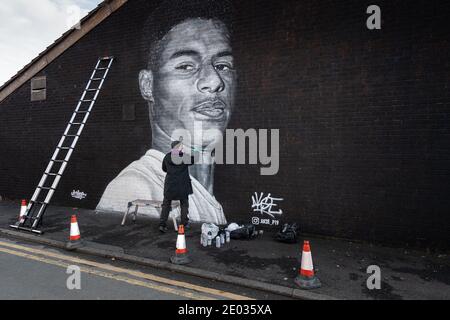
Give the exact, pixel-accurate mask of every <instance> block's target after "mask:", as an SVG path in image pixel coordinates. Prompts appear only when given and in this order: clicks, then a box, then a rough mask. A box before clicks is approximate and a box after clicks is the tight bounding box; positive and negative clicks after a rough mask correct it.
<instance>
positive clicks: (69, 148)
mask: <svg viewBox="0 0 450 320" xmlns="http://www.w3.org/2000/svg"><path fill="white" fill-rule="evenodd" d="M58 149H60V150H71V149H73V148H72V147H58Z"/></svg>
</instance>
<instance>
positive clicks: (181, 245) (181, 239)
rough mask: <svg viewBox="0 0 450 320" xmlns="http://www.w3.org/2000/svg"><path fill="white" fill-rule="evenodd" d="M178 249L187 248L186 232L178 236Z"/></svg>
mask: <svg viewBox="0 0 450 320" xmlns="http://www.w3.org/2000/svg"><path fill="white" fill-rule="evenodd" d="M177 249H178V250H182V249H186V239H185V237H184V234H179V235H178V238H177Z"/></svg>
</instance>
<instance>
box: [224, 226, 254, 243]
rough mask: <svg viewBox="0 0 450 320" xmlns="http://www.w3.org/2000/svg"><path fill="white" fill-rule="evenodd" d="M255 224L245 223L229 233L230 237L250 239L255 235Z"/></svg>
mask: <svg viewBox="0 0 450 320" xmlns="http://www.w3.org/2000/svg"><path fill="white" fill-rule="evenodd" d="M255 231H256V229H255V226H254V225H253V224H246V225H244V226H242V227H241V228H239V229H236V230H234V231H232V232H231V233H230V237H231V239H237V240H239V239H241V240H250V239H252V238H254V237H255V234H256V233H255Z"/></svg>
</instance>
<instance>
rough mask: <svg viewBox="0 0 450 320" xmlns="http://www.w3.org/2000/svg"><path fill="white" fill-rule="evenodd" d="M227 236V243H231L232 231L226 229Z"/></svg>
mask: <svg viewBox="0 0 450 320" xmlns="http://www.w3.org/2000/svg"><path fill="white" fill-rule="evenodd" d="M225 237H226V241H227V243H230V241H231V235H230V231H228V230H226V231H225Z"/></svg>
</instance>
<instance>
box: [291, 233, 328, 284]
mask: <svg viewBox="0 0 450 320" xmlns="http://www.w3.org/2000/svg"><path fill="white" fill-rule="evenodd" d="M295 283H296V284H297V285H298V286H299V287H300V288H302V289H316V288H320V287H321V286H322V284H321V283H320V280H319V278H317V277H316V276H315V274H314V266H313V261H312V255H311V248H310V246H309V241H306V240H305V242H304V243H303V252H302V265H301V267H300V270H299V274H298V276H297V277H296V278H295Z"/></svg>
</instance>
